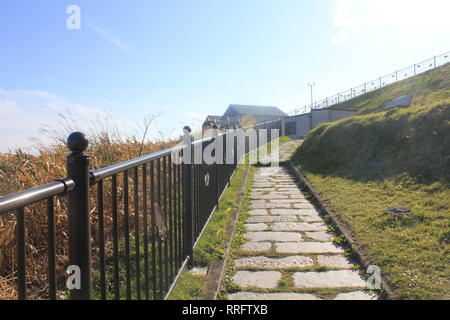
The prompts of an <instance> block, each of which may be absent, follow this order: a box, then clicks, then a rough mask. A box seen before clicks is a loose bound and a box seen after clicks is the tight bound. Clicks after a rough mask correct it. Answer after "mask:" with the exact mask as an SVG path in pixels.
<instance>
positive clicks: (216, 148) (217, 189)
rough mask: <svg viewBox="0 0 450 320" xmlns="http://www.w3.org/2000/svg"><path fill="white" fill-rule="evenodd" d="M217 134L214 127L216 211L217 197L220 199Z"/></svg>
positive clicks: (217, 205)
mask: <svg viewBox="0 0 450 320" xmlns="http://www.w3.org/2000/svg"><path fill="white" fill-rule="evenodd" d="M218 137H219V132H218V130H217V127H216V126H214V144H215V149H214V168H215V173H216V179H215V180H216V185H215V190H216V207H217V209H219V197H220V191H219V189H220V183H219V177H220V175H219V163H218V160H219V155H218V149H219V138H218Z"/></svg>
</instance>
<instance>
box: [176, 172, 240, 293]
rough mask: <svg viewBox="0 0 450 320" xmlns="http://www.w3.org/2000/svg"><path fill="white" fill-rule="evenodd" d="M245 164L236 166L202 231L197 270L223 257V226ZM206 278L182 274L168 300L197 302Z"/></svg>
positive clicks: (229, 215)
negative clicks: (227, 185) (216, 206)
mask: <svg viewBox="0 0 450 320" xmlns="http://www.w3.org/2000/svg"><path fill="white" fill-rule="evenodd" d="M246 174H247V171H246V165H244V164H241V165H238V167H237V170H236V172H235V173H234V175H233V177H232V178H231V182H230V186H229V187H228V188H227V189H226V191H225V193H224V194H223V196H222V198H221V200H220V202H219V209H218V210H216V211H215V212H214V214H213V216H212V217H211V220H210V221H209V223H208V225H207V227H206V229H205V232H204V233H203V235H202V237H201V238H200V240H199V242H198V244H197V246H196V248H195V250H194V263H195V265H196V266H197V267H208V266H209V265H211V263H213V262H214V261H218V260H221V259H223V258H224V254H225V249H226V245H227V241H228V238H227V226H228V223H229V222H230V220H231V218H232V212H233V211H234V210H238V208H239V205H240V202H239V199H240V197H241V190H242V185H243V183H244V182H245V178H246ZM205 284H206V276H204V275H193V274H192V273H191V272H189V271H186V270H185V271H184V272H183V273H182V274H181V276H180V278H179V279H178V281H177V283H176V285H175V287H174V289H173V291H172V294H171V295H170V296H169V300H199V299H201V298H202V297H203V296H204V294H205V289H206V288H205Z"/></svg>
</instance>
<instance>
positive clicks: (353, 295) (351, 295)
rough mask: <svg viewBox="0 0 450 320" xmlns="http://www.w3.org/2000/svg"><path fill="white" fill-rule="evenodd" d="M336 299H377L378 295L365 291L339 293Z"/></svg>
mask: <svg viewBox="0 0 450 320" xmlns="http://www.w3.org/2000/svg"><path fill="white" fill-rule="evenodd" d="M334 300H377V296H375V295H373V294H371V293H369V292H365V291H353V292H347V293H339V294H338V295H337V296H336V297H335V298H334Z"/></svg>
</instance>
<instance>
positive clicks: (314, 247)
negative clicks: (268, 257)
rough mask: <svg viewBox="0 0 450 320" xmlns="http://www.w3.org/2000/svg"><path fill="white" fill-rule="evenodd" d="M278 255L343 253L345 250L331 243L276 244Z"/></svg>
mask: <svg viewBox="0 0 450 320" xmlns="http://www.w3.org/2000/svg"><path fill="white" fill-rule="evenodd" d="M275 250H276V252H278V253H292V254H294V253H343V252H344V250H342V249H341V248H339V247H337V246H336V245H334V244H333V243H331V242H285V243H276V244H275Z"/></svg>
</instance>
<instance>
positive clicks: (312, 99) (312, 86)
mask: <svg viewBox="0 0 450 320" xmlns="http://www.w3.org/2000/svg"><path fill="white" fill-rule="evenodd" d="M308 86H309V87H310V88H311V110H312V109H313V105H314V98H313V88H314V87H315V86H316V84H315V83H314V82H310V83H308Z"/></svg>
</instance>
